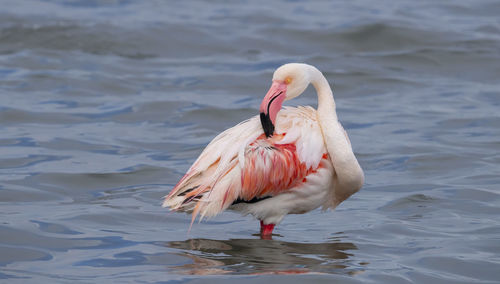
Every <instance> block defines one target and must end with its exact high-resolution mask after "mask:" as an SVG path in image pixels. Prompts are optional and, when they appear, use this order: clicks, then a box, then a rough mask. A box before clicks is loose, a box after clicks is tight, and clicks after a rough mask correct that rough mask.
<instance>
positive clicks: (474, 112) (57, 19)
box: [0, 0, 500, 283]
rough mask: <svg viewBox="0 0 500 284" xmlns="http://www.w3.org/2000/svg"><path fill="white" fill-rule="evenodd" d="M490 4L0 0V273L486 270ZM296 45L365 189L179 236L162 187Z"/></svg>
mask: <svg viewBox="0 0 500 284" xmlns="http://www.w3.org/2000/svg"><path fill="white" fill-rule="evenodd" d="M498 15H500V4H499V2H498V1H346V2H343V1H342V2H341V1H314V2H312V1H311V2H309V1H273V2H272V4H271V3H270V1H248V2H247V1H232V2H226V1H210V2H196V1H183V2H180V1H178V2H164V1H118V0H117V1H83V0H82V1H77V0H75V1H63V0H60V1H56V0H54V1H2V9H1V10H0V122H1V123H0V216H1V217H0V282H4V281H5V282H6V283H71V282H73V281H76V282H84V283H110V282H114V283H120V282H141V283H155V282H162V281H176V283H178V282H190V283H202V282H204V281H207V280H209V281H214V282H221V283H234V281H235V280H238V281H240V282H241V283H249V282H253V281H255V280H262V281H266V282H269V281H275V283H303V282H305V281H316V282H315V283H319V282H320V281H324V282H327V281H328V282H329V281H331V280H336V281H338V282H340V283H358V282H362V283H366V282H374V283H407V282H408V283H411V282H413V283H498V282H499V281H500V272H499V271H500V218H499V216H500V188H499V183H500V109H499V108H500V17H499V16H498ZM294 61H300V62H308V63H310V64H313V65H316V66H317V67H318V68H319V69H320V70H322V71H324V73H325V75H326V76H327V78H328V79H329V80H330V82H331V84H332V86H333V88H334V92H335V98H336V100H337V105H338V113H339V117H340V119H341V121H342V123H343V124H344V126H345V127H346V129H347V131H348V132H349V134H350V138H351V141H352V144H353V146H354V150H355V153H356V155H357V156H358V158H359V161H360V163H361V165H362V167H363V168H364V170H365V173H366V184H365V186H364V188H363V189H362V190H361V191H360V192H359V193H357V194H356V195H354V196H353V197H351V198H350V199H348V200H347V201H346V202H344V203H343V204H342V205H341V206H339V207H338V208H337V209H336V210H335V211H333V212H331V211H329V212H321V211H319V210H317V211H313V212H310V213H308V214H305V215H293V216H288V217H286V218H285V220H284V221H283V223H282V224H280V225H279V226H278V227H277V229H276V231H275V232H276V235H275V236H274V237H273V240H260V239H259V237H258V236H257V235H256V234H257V233H258V222H257V221H256V220H253V219H252V218H251V217H248V216H247V217H242V216H240V215H238V214H236V213H232V212H226V213H224V214H222V215H220V216H218V217H216V218H213V219H211V220H208V221H204V222H202V223H200V224H194V225H193V228H192V229H191V231H190V233H188V229H189V222H190V216H188V215H185V214H180V213H171V212H168V210H166V209H163V208H161V207H160V204H161V199H162V197H163V196H164V195H165V194H167V193H168V192H169V190H170V189H171V188H172V186H173V185H174V184H175V183H176V182H177V181H178V179H179V178H180V177H181V176H182V175H183V173H184V172H185V171H186V170H187V168H188V167H189V166H190V165H191V163H192V162H193V161H194V160H195V158H196V157H197V156H198V155H199V153H200V152H201V150H202V149H203V148H204V146H205V145H206V144H207V143H208V142H209V141H210V140H211V139H212V138H213V137H214V136H215V135H216V134H217V133H219V132H221V131H222V130H224V129H226V128H228V127H230V126H232V125H234V124H236V123H238V122H239V121H242V120H244V119H246V118H248V117H250V116H253V115H255V114H257V112H258V106H259V103H260V100H261V99H262V97H263V96H264V94H265V92H266V91H267V88H268V87H269V85H270V81H271V76H272V72H273V70H274V69H275V68H276V67H278V66H279V65H281V64H283V63H286V62H294ZM290 104H293V105H296V104H299V105H313V106H314V105H315V104H316V97H315V94H314V92H313V91H312V90H308V91H307V92H306V94H305V95H303V96H302V97H300V98H298V99H296V100H293V101H292V102H290Z"/></svg>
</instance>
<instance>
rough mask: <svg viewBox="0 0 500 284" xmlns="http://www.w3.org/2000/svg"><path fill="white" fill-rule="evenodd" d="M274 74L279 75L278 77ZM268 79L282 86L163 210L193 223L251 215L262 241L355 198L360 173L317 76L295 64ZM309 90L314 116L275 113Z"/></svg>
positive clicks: (214, 148)
mask: <svg viewBox="0 0 500 284" xmlns="http://www.w3.org/2000/svg"><path fill="white" fill-rule="evenodd" d="M287 67H288V68H287ZM280 69H281V71H282V73H284V74H285V75H280V74H277V73H279V72H280ZM283 69H285V70H284V71H283ZM286 69H288V70H286ZM285 71H287V72H285ZM308 72H309V73H308ZM274 76H275V77H280V76H281V77H284V78H283V80H280V79H281V78H278V79H275V80H273V82H274V83H273V85H272V86H271V89H270V91H269V92H268V94H267V95H266V98H264V101H263V103H262V105H261V114H260V120H259V116H255V117H253V118H250V119H248V120H246V121H244V122H242V123H240V124H238V125H236V126H234V127H232V128H229V129H227V130H226V131H224V132H222V133H221V134H219V135H218V136H217V137H215V138H214V139H213V140H212V142H210V144H209V145H208V146H207V147H206V148H205V150H204V151H203V152H202V153H201V155H200V156H199V157H198V159H197V160H196V161H195V162H194V164H193V165H192V166H191V168H190V169H189V170H188V172H187V173H186V175H185V176H184V177H183V178H182V179H181V180H180V181H179V183H178V184H177V185H176V186H175V187H174V189H172V191H171V192H170V194H169V195H168V196H167V197H166V199H165V201H164V203H163V205H164V206H168V207H170V208H171V209H173V210H180V211H186V212H193V220H194V219H195V218H196V216H198V215H200V216H201V218H203V217H205V216H206V217H212V216H215V215H217V214H218V213H220V212H221V211H223V210H225V209H228V208H229V209H233V210H237V211H240V212H242V213H243V214H251V215H253V216H255V217H256V218H257V219H259V220H260V221H261V226H262V227H261V235H262V236H264V237H265V236H269V235H270V234H271V232H272V229H273V227H274V225H275V224H278V223H279V222H280V221H281V220H282V219H283V217H284V216H285V215H287V214H301V213H305V212H308V211H311V210H313V209H316V208H318V207H322V208H323V209H326V208H335V207H336V206H337V205H338V204H339V203H340V202H342V201H343V200H345V199H346V198H347V197H349V196H350V195H351V194H353V193H355V192H356V191H357V190H359V188H360V187H361V185H362V183H363V172H362V170H361V168H360V167H359V164H358V162H357V160H356V158H355V157H354V154H353V153H352V149H351V146H350V142H349V139H348V137H347V134H346V132H345V131H344V129H343V128H342V126H341V125H340V123H339V122H338V120H337V119H336V113H335V105H334V101H333V96H332V94H331V89H330V87H329V86H328V83H327V82H326V79H324V77H323V76H322V74H321V73H320V72H319V71H317V69H316V68H314V67H312V66H310V65H306V64H297V63H293V64H287V65H284V66H282V67H280V68H279V69H278V70H277V71H276V72H275V75H274ZM300 76H302V77H306V78H302V77H300ZM321 79H323V80H321ZM291 80H294V81H296V82H297V83H296V85H292V84H291V83H293V82H292V81H291ZM301 80H302V82H301ZM309 82H311V83H312V84H313V85H314V86H315V88H316V90H317V92H318V110H315V109H313V108H312V107H286V108H284V109H281V103H282V102H283V100H284V99H286V98H290V97H291V98H293V97H295V96H298V95H300V93H302V91H303V90H304V89H305V87H307V85H308V84H309ZM325 84H326V85H325ZM304 85H305V86H304ZM294 88H295V89H294ZM287 90H289V94H287ZM296 93H298V94H296ZM328 96H329V97H330V98H331V99H330V100H329V98H328ZM322 102H323V105H322ZM325 104H327V105H326V106H325ZM325 132H327V133H326V135H325Z"/></svg>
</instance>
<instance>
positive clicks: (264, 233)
mask: <svg viewBox="0 0 500 284" xmlns="http://www.w3.org/2000/svg"><path fill="white" fill-rule="evenodd" d="M274 226H275V225H274V224H267V225H264V222H262V221H260V238H261V239H264V240H270V239H271V238H272V234H273V229H274Z"/></svg>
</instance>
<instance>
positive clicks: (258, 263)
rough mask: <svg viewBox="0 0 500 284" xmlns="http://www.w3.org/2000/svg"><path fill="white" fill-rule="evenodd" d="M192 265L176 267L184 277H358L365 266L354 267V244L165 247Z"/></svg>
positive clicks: (240, 242) (189, 243) (203, 242)
mask: <svg viewBox="0 0 500 284" xmlns="http://www.w3.org/2000/svg"><path fill="white" fill-rule="evenodd" d="M166 245H167V246H168V247H171V248H175V249H180V250H181V252H180V253H179V255H182V256H184V257H188V258H191V259H192V260H193V263H190V264H186V265H182V266H177V267H174V269H175V270H176V272H177V273H184V274H197V275H206V274H223V273H233V274H267V273H272V274H299V273H329V274H330V273H335V274H356V273H359V272H362V271H363V267H362V266H363V265H366V263H361V264H360V263H353V261H351V260H350V256H352V254H349V253H348V252H347V251H351V250H357V247H356V246H355V245H354V244H352V243H342V242H335V241H332V242H331V243H292V242H284V241H277V240H260V239H230V240H207V239H189V240H186V241H174V242H168V243H166Z"/></svg>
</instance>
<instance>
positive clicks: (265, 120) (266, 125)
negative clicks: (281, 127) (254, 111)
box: [260, 112, 274, 138]
mask: <svg viewBox="0 0 500 284" xmlns="http://www.w3.org/2000/svg"><path fill="white" fill-rule="evenodd" d="M260 123H261V124H262V129H264V133H265V134H266V137H268V138H269V137H271V136H273V133H274V124H273V122H272V121H271V118H270V117H269V114H265V113H263V112H261V113H260Z"/></svg>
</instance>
